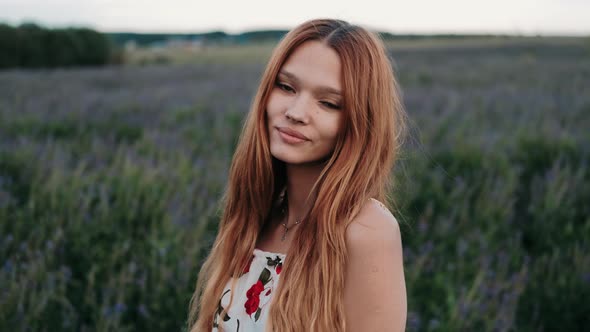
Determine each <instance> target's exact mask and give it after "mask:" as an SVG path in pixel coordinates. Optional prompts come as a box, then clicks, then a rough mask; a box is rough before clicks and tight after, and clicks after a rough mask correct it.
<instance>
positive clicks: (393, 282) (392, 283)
mask: <svg viewBox="0 0 590 332" xmlns="http://www.w3.org/2000/svg"><path fill="white" fill-rule="evenodd" d="M345 237H346V239H345V241H346V246H347V251H348V260H347V267H346V272H345V273H346V274H345V289H344V305H345V312H346V321H347V323H346V324H347V331H353V332H354V331H403V330H404V328H405V322H406V310H407V307H406V289H405V278H404V270H403V255H402V241H401V235H400V229H399V225H398V223H397V220H396V219H395V217H394V216H393V214H392V213H391V212H390V211H389V210H388V209H387V208H386V207H385V206H384V205H382V203H380V202H379V201H376V200H374V199H370V200H369V201H368V202H367V203H366V204H364V206H363V207H362V208H361V210H360V212H359V213H358V215H357V216H356V217H355V218H354V220H353V221H352V222H351V223H350V225H349V226H348V228H347V230H346V234H345Z"/></svg>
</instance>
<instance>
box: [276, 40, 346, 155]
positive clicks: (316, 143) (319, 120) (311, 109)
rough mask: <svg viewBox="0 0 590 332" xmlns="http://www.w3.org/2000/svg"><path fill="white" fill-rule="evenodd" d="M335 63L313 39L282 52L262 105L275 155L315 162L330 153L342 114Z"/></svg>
mask: <svg viewBox="0 0 590 332" xmlns="http://www.w3.org/2000/svg"><path fill="white" fill-rule="evenodd" d="M340 67H341V64H340V57H339V56H338V54H337V53H336V52H335V51H334V50H333V49H332V48H330V47H328V46H326V45H324V44H322V43H321V42H319V41H307V42H305V43H303V44H301V45H300V46H299V47H297V49H295V50H294V52H293V53H292V54H291V55H290V56H289V57H288V58H287V60H286V62H285V63H284V64H283V66H282V67H281V70H280V71H279V74H278V76H277V79H276V82H275V84H274V87H273V88H272V91H271V93H270V96H269V100H268V104H267V105H266V116H267V120H268V132H269V135H270V151H271V154H272V155H273V156H274V157H275V158H277V159H279V160H281V161H283V162H285V163H288V164H315V163H318V162H319V163H321V162H324V161H325V160H327V159H328V158H329V157H330V156H331V154H332V152H333V150H334V147H335V145H336V137H337V134H338V132H339V130H340V124H341V120H342V117H343V110H342V109H341V105H342V88H341V84H340V75H341V68H340ZM284 131H296V132H298V133H299V134H300V135H302V136H304V137H306V138H305V139H297V138H294V137H293V136H291V135H288V134H286V133H284Z"/></svg>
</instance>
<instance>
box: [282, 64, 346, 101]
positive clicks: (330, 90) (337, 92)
mask: <svg viewBox="0 0 590 332" xmlns="http://www.w3.org/2000/svg"><path fill="white" fill-rule="evenodd" d="M279 75H285V76H287V77H288V78H290V79H292V80H293V81H295V82H296V83H299V79H298V78H297V76H295V75H294V74H292V73H290V72H288V71H286V70H284V69H282V70H281V71H280V72H279ZM316 91H317V92H324V93H330V94H334V95H339V96H342V92H340V90H338V89H334V88H331V87H329V86H320V87H317V88H316Z"/></svg>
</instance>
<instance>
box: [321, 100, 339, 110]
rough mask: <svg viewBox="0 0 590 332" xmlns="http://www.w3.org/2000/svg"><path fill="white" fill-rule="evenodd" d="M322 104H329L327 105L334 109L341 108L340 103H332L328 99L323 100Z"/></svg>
mask: <svg viewBox="0 0 590 332" xmlns="http://www.w3.org/2000/svg"><path fill="white" fill-rule="evenodd" d="M322 104H324V105H326V106H327V107H329V108H333V109H340V106H338V105H335V104H332V103H330V102H327V101H323V102H322Z"/></svg>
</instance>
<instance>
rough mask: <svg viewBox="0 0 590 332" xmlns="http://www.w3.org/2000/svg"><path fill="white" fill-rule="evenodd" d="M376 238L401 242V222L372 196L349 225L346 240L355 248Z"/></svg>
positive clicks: (368, 243)
mask: <svg viewBox="0 0 590 332" xmlns="http://www.w3.org/2000/svg"><path fill="white" fill-rule="evenodd" d="M374 237H375V238H374ZM376 239H382V240H386V241H387V240H389V241H393V242H395V241H398V240H399V241H400V242H401V236H400V230H399V224H398V222H397V220H396V219H395V217H394V216H393V214H392V213H391V211H389V209H388V208H387V207H386V206H385V205H384V204H383V203H381V202H379V201H378V200H375V199H372V198H371V199H369V200H368V201H367V202H366V203H365V204H364V205H363V207H362V208H361V210H360V212H359V213H358V215H357V216H356V217H355V218H354V220H353V221H352V222H351V223H350V225H349V226H348V228H347V230H346V240H347V242H348V245H350V246H352V247H353V249H354V248H357V247H359V246H360V247H362V246H364V245H370V243H372V242H373V240H376ZM365 242H366V243H365ZM390 244H394V243H390ZM357 249H362V248H357Z"/></svg>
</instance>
